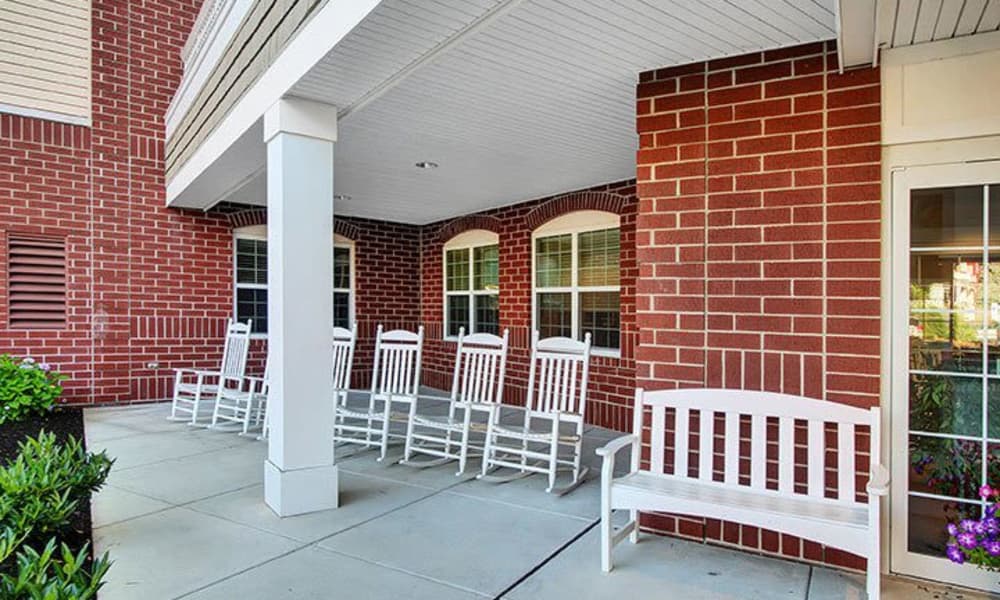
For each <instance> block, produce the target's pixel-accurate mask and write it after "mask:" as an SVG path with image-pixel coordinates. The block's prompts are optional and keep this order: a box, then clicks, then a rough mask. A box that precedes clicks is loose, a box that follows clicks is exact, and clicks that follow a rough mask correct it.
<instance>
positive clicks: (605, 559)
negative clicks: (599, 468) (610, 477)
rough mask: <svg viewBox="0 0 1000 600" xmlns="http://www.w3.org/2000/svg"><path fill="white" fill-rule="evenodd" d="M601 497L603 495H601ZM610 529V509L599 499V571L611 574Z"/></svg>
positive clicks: (602, 499)
mask: <svg viewBox="0 0 1000 600" xmlns="http://www.w3.org/2000/svg"><path fill="white" fill-rule="evenodd" d="M602 496H603V494H602ZM611 534H612V527H611V509H610V508H609V507H608V503H607V502H606V501H605V499H604V498H603V497H602V498H601V570H602V571H604V572H605V573H609V572H611V569H612V567H613V565H612V564H611V550H612V549H613V547H614V540H613V538H612V535H611Z"/></svg>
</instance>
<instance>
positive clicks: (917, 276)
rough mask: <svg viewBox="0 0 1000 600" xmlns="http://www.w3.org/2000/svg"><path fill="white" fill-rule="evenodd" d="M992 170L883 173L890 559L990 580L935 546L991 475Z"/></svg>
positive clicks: (912, 569) (952, 577)
mask: <svg viewBox="0 0 1000 600" xmlns="http://www.w3.org/2000/svg"><path fill="white" fill-rule="evenodd" d="M998 182H1000V169H998V168H997V166H996V164H993V165H989V164H978V165H955V166H951V167H924V168H919V169H912V170H907V171H904V172H902V173H897V174H896V177H895V178H894V180H893V185H894V190H893V192H894V193H893V196H894V204H895V206H894V209H893V225H894V227H893V230H894V236H893V238H894V244H893V246H894V248H893V250H894V252H893V258H894V260H893V265H892V267H893V269H892V270H893V277H892V279H893V286H892V292H893V315H892V321H893V331H894V336H893V338H894V339H893V358H892V360H893V378H892V381H893V386H892V387H893V394H892V395H893V400H892V407H893V411H892V412H893V419H892V421H893V423H892V428H893V448H892V459H893V461H894V464H893V479H894V482H893V489H894V494H893V498H892V502H893V506H892V515H893V518H892V522H891V529H892V532H891V534H892V540H893V541H892V546H893V547H892V557H891V565H892V569H893V570H894V571H897V572H900V573H903V574H908V575H914V576H918V577H924V578H930V579H937V580H942V581H949V582H952V583H957V584H960V585H967V586H972V587H982V588H986V589H992V590H996V589H997V586H998V584H1000V574H996V575H991V574H988V573H985V572H983V571H980V570H978V569H976V568H975V567H973V566H969V565H966V566H958V565H953V564H951V563H950V562H948V560H947V559H946V558H944V552H945V543H946V542H947V540H948V534H947V533H946V531H945V526H946V524H947V523H948V522H949V521H957V520H959V519H962V518H967V517H976V518H978V517H979V516H980V514H981V512H982V510H983V509H984V505H983V503H982V501H981V500H980V499H979V496H978V490H979V486H980V485H982V484H983V483H990V484H991V485H998V486H1000V337H998V333H1000V185H998ZM904 450H905V452H904ZM904 456H905V459H904Z"/></svg>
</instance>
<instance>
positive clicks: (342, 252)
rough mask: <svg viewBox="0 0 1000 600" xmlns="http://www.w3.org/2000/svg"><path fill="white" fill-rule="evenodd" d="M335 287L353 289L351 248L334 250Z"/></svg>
mask: <svg viewBox="0 0 1000 600" xmlns="http://www.w3.org/2000/svg"><path fill="white" fill-rule="evenodd" d="M333 287H334V288H338V289H342V290H349V289H351V250H350V248H334V249H333Z"/></svg>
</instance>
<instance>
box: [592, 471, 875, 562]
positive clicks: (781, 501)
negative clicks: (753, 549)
mask: <svg viewBox="0 0 1000 600" xmlns="http://www.w3.org/2000/svg"><path fill="white" fill-rule="evenodd" d="M611 503H612V507H613V508H614V509H635V510H639V509H641V510H651V511H659V512H669V513H675V514H683V515H696V516H701V517H707V518H710V519H721V520H724V521H730V522H733V523H742V524H744V525H754V526H757V527H761V528H763V529H770V530H776V531H782V532H784V533H788V534H791V535H797V536H800V537H803V538H806V539H811V540H813V541H817V542H824V543H827V544H830V545H832V546H836V547H838V548H841V549H843V550H847V551H848V552H853V553H854V554H862V555H863V554H866V553H867V551H868V550H867V548H868V544H869V541H868V508H867V506H865V505H863V504H860V505H859V504H854V505H846V504H841V503H838V502H836V501H832V500H827V499H814V498H810V497H808V496H804V495H797V496H781V495H778V494H776V493H773V492H771V491H769V490H768V491H758V490H754V489H751V488H749V487H744V488H742V489H740V488H734V487H732V486H725V485H723V484H720V483H716V482H709V483H706V482H702V481H700V480H697V479H691V478H688V477H670V476H664V475H653V474H651V473H647V472H643V471H639V472H637V473H631V474H628V475H625V476H624V477H620V478H618V479H615V480H614V481H613V482H612V484H611Z"/></svg>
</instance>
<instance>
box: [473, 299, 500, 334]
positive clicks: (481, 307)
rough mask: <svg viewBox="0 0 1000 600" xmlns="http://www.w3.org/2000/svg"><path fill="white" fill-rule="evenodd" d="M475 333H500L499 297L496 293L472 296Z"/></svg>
mask: <svg viewBox="0 0 1000 600" xmlns="http://www.w3.org/2000/svg"><path fill="white" fill-rule="evenodd" d="M474 298H475V303H476V333H492V334H493V335H500V297H499V296H497V295H496V294H489V295H478V296H474Z"/></svg>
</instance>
